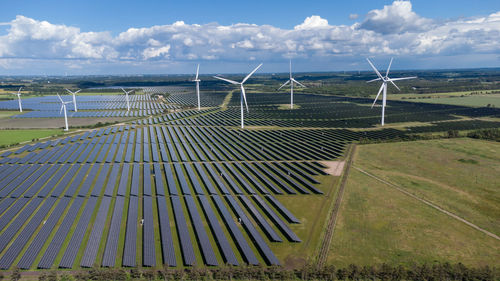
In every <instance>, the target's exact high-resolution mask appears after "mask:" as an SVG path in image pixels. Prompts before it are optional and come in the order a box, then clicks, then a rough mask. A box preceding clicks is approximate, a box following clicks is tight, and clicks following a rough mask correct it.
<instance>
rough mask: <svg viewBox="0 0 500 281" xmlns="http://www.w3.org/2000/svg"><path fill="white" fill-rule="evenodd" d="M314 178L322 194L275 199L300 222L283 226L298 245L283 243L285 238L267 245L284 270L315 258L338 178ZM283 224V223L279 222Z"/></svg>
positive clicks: (285, 196)
mask: <svg viewBox="0 0 500 281" xmlns="http://www.w3.org/2000/svg"><path fill="white" fill-rule="evenodd" d="M316 178H317V179H318V180H319V181H320V182H321V185H319V186H316V187H317V188H319V189H320V190H321V191H323V192H324V195H276V196H275V197H276V199H278V200H279V201H280V202H281V203H282V204H283V205H284V206H285V207H286V208H287V209H288V210H289V211H290V212H292V214H294V215H295V216H296V217H297V219H299V220H300V224H288V223H287V224H288V226H289V227H290V229H291V230H292V231H293V232H295V234H297V236H298V237H299V238H300V239H301V240H302V242H301V243H291V242H287V239H286V238H285V237H283V238H284V240H283V241H285V242H284V243H271V244H269V245H270V247H271V249H272V250H273V252H274V253H275V254H276V257H277V258H278V259H279V260H280V262H281V263H282V264H283V265H285V266H287V267H293V266H299V267H300V266H301V265H304V264H305V263H307V262H312V261H313V260H314V259H315V258H316V256H317V251H318V249H319V246H320V243H321V238H322V233H323V231H324V226H325V221H326V219H327V216H328V211H329V210H330V205H331V202H332V201H334V200H335V195H336V190H337V188H338V181H339V180H340V177H334V176H318V177H316ZM276 213H277V214H278V215H280V214H279V213H278V212H276ZM280 216H281V215H280ZM283 221H286V220H285V219H283Z"/></svg>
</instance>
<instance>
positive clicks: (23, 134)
mask: <svg viewBox="0 0 500 281" xmlns="http://www.w3.org/2000/svg"><path fill="white" fill-rule="evenodd" d="M62 133H63V132H62V131H61V130H0V145H10V144H15V143H20V142H25V141H31V140H32V139H40V138H45V137H50V136H55V135H61V134H62Z"/></svg>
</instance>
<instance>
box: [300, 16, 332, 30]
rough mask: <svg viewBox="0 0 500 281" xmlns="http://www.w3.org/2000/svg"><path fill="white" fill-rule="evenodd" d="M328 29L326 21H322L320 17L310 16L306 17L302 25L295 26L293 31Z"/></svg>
mask: <svg viewBox="0 0 500 281" xmlns="http://www.w3.org/2000/svg"><path fill="white" fill-rule="evenodd" d="M318 27H319V28H321V27H328V21H327V20H325V19H322V18H321V17H320V16H310V17H307V18H306V19H305V20H304V22H303V23H301V24H299V25H296V26H295V27H294V29H295V30H301V29H313V28H318Z"/></svg>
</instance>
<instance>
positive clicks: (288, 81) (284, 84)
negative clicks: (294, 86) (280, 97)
mask: <svg viewBox="0 0 500 281" xmlns="http://www.w3.org/2000/svg"><path fill="white" fill-rule="evenodd" d="M288 83H290V80H287V81H286V82H285V83H283V85H281V87H279V88H278V90H277V91H279V90H280V89H281V88H283V87H285V86H286V85H287V84H288Z"/></svg>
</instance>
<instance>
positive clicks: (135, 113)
mask: <svg viewBox="0 0 500 281" xmlns="http://www.w3.org/2000/svg"><path fill="white" fill-rule="evenodd" d="M160 113H162V110H156V109H155V110H131V111H126V110H115V111H78V112H74V111H68V112H67V116H68V117H74V118H87V117H146V116H151V115H157V114H160ZM56 117H64V115H62V113H60V112H59V111H26V112H24V113H22V114H17V115H14V116H12V118H56Z"/></svg>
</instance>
